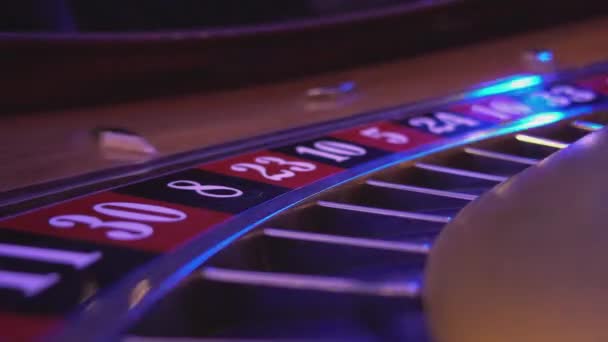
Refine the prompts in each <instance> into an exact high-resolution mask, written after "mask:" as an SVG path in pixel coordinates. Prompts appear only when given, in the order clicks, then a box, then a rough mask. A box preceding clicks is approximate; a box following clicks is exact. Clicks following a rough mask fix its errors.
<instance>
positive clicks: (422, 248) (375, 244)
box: [263, 228, 431, 254]
mask: <svg viewBox="0 0 608 342" xmlns="http://www.w3.org/2000/svg"><path fill="white" fill-rule="evenodd" d="M263 232H264V235H266V236H271V237H274V238H280V239H291V240H298V241H309V242H318V243H327V244H335V245H343V246H350V247H359V248H371V249H381V250H387V251H394V252H404V253H415V254H428V253H429V251H430V249H431V248H430V245H428V244H425V243H412V242H395V241H386V240H374V239H367V238H356V237H349V236H340V235H329V234H319V233H310V232H297V231H292V230H286V229H276V228H264V230H263Z"/></svg>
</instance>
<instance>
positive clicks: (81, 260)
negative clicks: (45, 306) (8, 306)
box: [0, 243, 102, 297]
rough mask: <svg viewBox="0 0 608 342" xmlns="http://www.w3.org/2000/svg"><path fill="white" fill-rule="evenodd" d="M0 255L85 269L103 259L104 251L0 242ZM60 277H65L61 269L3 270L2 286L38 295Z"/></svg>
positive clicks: (0, 278) (30, 294) (25, 293)
mask: <svg viewBox="0 0 608 342" xmlns="http://www.w3.org/2000/svg"><path fill="white" fill-rule="evenodd" d="M0 256H3V257H8V258H16V259H22V260H32V261H38V262H45V263H50V264H60V265H67V266H71V267H73V268H75V269H77V270H80V269H85V268H87V267H89V266H91V265H92V264H94V263H95V262H97V261H98V260H100V259H101V257H102V254H101V252H98V251H93V252H75V251H66V250H61V249H53V248H44V247H32V246H21V245H13V244H7V243H0ZM60 280H61V277H60V276H59V274H57V273H47V274H36V273H26V272H15V271H7V270H0V288H9V289H14V290H18V291H21V292H22V293H23V294H24V295H25V296H26V297H32V296H36V295H38V294H40V293H41V292H43V291H45V290H46V289H48V288H50V287H51V286H53V285H55V284H56V283H58V282H59V281H60Z"/></svg>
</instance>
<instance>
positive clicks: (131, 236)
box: [49, 215, 154, 241]
mask: <svg viewBox="0 0 608 342" xmlns="http://www.w3.org/2000/svg"><path fill="white" fill-rule="evenodd" d="M77 223H80V224H84V225H87V226H89V228H91V229H98V228H107V229H109V230H108V231H107V232H106V236H107V237H108V238H110V239H111V240H118V241H132V240H141V239H145V238H147V237H149V236H151V235H152V234H153V233H154V229H153V228H152V227H151V226H149V225H147V224H144V223H139V222H129V221H102V220H100V219H99V218H97V217H95V216H89V215H61V216H55V217H53V218H51V219H50V220H49V224H50V225H51V226H53V227H55V228H73V227H74V226H76V224H77Z"/></svg>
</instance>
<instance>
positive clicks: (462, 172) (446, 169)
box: [414, 163, 508, 182]
mask: <svg viewBox="0 0 608 342" xmlns="http://www.w3.org/2000/svg"><path fill="white" fill-rule="evenodd" d="M414 166H416V167H417V168H420V169H424V170H429V171H435V172H441V173H447V174H451V175H456V176H462V177H469V178H477V179H485V180H489V181H494V182H504V181H506V180H507V179H508V177H505V176H498V175H491V174H488V173H482V172H475V171H468V170H463V169H456V168H453V167H447V166H439V165H433V164H427V163H416V164H415V165H414Z"/></svg>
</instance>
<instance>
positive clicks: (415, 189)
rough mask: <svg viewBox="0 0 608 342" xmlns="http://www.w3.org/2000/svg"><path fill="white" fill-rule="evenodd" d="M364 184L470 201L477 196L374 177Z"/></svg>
mask: <svg viewBox="0 0 608 342" xmlns="http://www.w3.org/2000/svg"><path fill="white" fill-rule="evenodd" d="M365 184H367V185H371V186H377V187H380V188H387V189H394V190H402V191H410V192H418V193H421V194H428V195H433V196H440V197H449V198H456V199H462V200H467V201H472V200H474V199H476V198H477V195H472V194H465V193H462V192H454V191H446V190H438V189H430V188H423V187H419V186H413V185H406V184H398V183H391V182H384V181H379V180H375V179H369V180H367V181H366V182H365Z"/></svg>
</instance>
